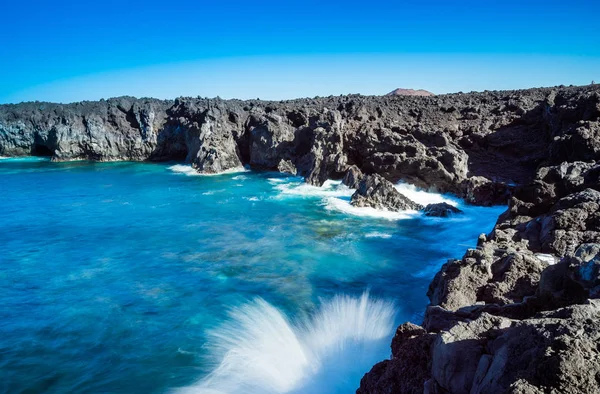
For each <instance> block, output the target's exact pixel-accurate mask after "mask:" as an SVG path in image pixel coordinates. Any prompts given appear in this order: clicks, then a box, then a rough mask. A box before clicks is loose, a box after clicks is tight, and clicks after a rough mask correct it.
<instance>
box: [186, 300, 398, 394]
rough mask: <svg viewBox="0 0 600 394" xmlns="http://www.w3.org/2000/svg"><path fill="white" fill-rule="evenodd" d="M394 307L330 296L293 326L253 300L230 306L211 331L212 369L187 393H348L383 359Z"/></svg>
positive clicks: (379, 301)
mask: <svg viewBox="0 0 600 394" xmlns="http://www.w3.org/2000/svg"><path fill="white" fill-rule="evenodd" d="M394 315H395V309H394V306H393V304H392V303H391V302H387V301H383V300H377V299H373V298H371V297H370V296H369V294H368V293H364V294H363V295H362V296H361V297H349V296H341V295H338V296H335V297H333V298H332V299H331V300H328V301H324V302H323V303H322V304H321V306H320V308H319V310H318V311H317V312H316V313H314V314H313V315H311V316H308V317H306V318H304V319H299V320H296V321H293V320H291V319H289V318H288V317H287V316H286V315H285V314H283V313H282V312H281V311H280V310H278V309H276V308H275V307H273V306H272V305H270V304H269V303H267V302H266V301H264V300H262V299H260V298H258V299H256V300H254V301H253V302H251V303H248V304H246V305H244V306H242V307H238V308H233V309H232V310H231V312H230V314H229V320H228V321H226V322H225V323H223V325H222V326H220V327H219V328H218V329H216V330H213V331H211V332H210V333H209V341H208V346H209V348H210V350H211V356H212V357H214V358H215V359H217V360H220V361H218V362H217V365H216V367H215V369H214V370H213V371H212V372H211V373H210V374H209V375H208V376H207V377H206V378H204V379H203V380H202V381H200V382H199V383H197V384H195V385H193V386H191V387H188V388H185V389H183V390H182V392H186V393H240V392H244V393H255V394H262V393H269V394H270V393H273V394H275V393H277V394H279V393H303V392H310V393H315V394H319V393H323V394H325V393H336V392H340V393H345V392H351V391H353V390H354V389H355V388H356V387H358V383H359V381H360V378H361V377H362V374H363V373H364V372H365V371H366V370H368V368H369V367H370V366H371V365H372V364H373V363H375V362H377V361H379V360H380V359H382V358H384V357H386V355H387V353H388V352H389V350H388V349H387V346H388V342H389V338H390V337H391V334H392V330H393V328H394Z"/></svg>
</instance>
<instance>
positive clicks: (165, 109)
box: [0, 86, 600, 394]
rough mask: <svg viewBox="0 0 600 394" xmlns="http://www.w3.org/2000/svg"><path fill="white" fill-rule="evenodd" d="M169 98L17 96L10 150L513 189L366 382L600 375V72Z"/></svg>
mask: <svg viewBox="0 0 600 394" xmlns="http://www.w3.org/2000/svg"><path fill="white" fill-rule="evenodd" d="M167 104H169V103H165V102H164V101H158V100H149V99H140V100H135V99H132V98H118V99H111V100H107V101H103V102H86V103H79V104H72V105H56V104H45V105H40V104H39V103H24V104H18V105H3V106H0V155H2V156H6V155H13V154H25V153H30V154H38V155H39V154H44V155H48V154H51V155H52V157H53V158H54V160H60V161H62V160H71V159H81V158H84V159H88V160H90V159H91V160H92V161H104V160H113V159H114V160H117V161H118V160H119V159H124V160H133V161H136V160H139V161H144V160H157V161H168V160H173V159H174V158H178V159H181V158H183V157H185V158H186V160H185V161H186V162H188V163H190V164H192V165H193V166H195V167H196V168H198V169H200V170H201V171H206V172H211V171H212V172H215V171H219V170H228V169H231V168H237V167H240V166H241V165H250V166H251V167H255V168H258V169H267V170H277V171H280V172H285V173H291V174H298V175H300V176H303V177H304V178H305V179H306V183H307V184H310V185H317V186H320V185H322V184H323V183H324V182H325V180H326V179H330V178H333V179H340V178H342V177H343V176H344V175H346V174H347V173H348V171H350V167H351V166H357V167H358V168H359V169H360V170H361V171H362V172H363V173H365V174H380V175H382V176H383V177H385V178H386V179H388V180H391V181H392V182H396V181H398V180H404V181H407V182H409V183H413V184H415V185H416V186H418V187H423V186H425V187H431V188H433V189H435V190H437V191H439V192H443V193H452V194H455V195H457V196H459V197H461V198H465V199H466V200H467V201H468V202H469V203H471V204H474V205H492V204H496V203H498V202H509V205H508V209H507V211H506V212H505V213H503V214H502V215H500V217H499V218H498V221H497V224H496V226H495V227H494V229H493V230H492V232H491V233H489V234H487V235H485V236H483V237H480V239H479V245H478V247H477V248H476V249H470V250H467V252H466V254H465V255H464V257H463V258H462V259H461V260H450V261H449V262H448V263H447V264H446V265H444V267H442V269H441V270H440V271H439V272H438V274H437V275H436V277H435V278H434V280H433V281H432V284H431V285H430V289H429V292H428V295H429V298H430V301H431V303H430V306H429V307H427V309H426V312H425V320H424V322H423V324H422V325H421V326H415V325H413V324H410V323H407V324H403V325H401V326H400V327H399V328H398V331H397V333H396V336H395V337H394V339H393V340H392V359H390V360H386V361H383V362H382V363H379V364H377V365H376V366H374V367H373V369H372V370H371V371H370V372H369V373H367V374H366V375H365V377H364V378H363V381H362V383H361V387H360V388H359V390H358V393H361V394H366V393H384V392H385V393H389V392H403V393H404V392H406V393H412V392H415V393H417V392H426V393H448V392H449V393H460V392H515V393H517V392H525V391H527V390H529V391H527V392H532V393H537V392H542V390H545V389H546V388H549V389H550V390H551V392H594V391H596V390H600V381H598V380H597V379H596V378H594V376H595V374H596V373H600V363H596V364H595V363H591V364H590V363H587V364H586V363H583V361H581V360H590V359H591V360H594V357H595V359H596V360H598V359H600V354H599V353H600V350H599V349H598V348H597V347H595V346H593V344H594V343H595V342H596V341H597V340H598V338H600V323H598V322H599V321H600V303H599V302H598V301H595V299H597V298H600V287H599V286H600V279H599V278H598V277H595V276H594V275H595V273H596V270H597V269H598V268H597V267H598V265H600V262H598V260H599V259H600V246H598V245H599V244H600V217H599V216H598V215H599V214H598V211H599V207H600V192H599V190H600V178H599V177H600V164H599V160H600V138H599V137H600V87H598V86H584V87H559V88H543V89H528V90H520V91H508V92H482V93H472V94H455V95H443V96H434V97H418V98H416V97H392V98H389V97H388V98H383V97H363V96H342V97H330V98H319V99H305V100H293V101H284V102H260V101H252V100H251V101H246V102H241V101H238V100H229V101H226V100H218V99H215V100H203V99H176V100H174V102H173V103H172V105H171V106H169V105H167ZM41 107H44V108H41ZM107 141H108V142H107ZM538 255H550V256H552V258H553V260H554V261H556V260H560V261H559V262H558V263H556V264H550V263H549V258H546V261H544V260H543V259H539V258H538V257H537V256H538ZM588 272H591V273H592V274H589V275H588ZM588 321H592V323H589V322H588ZM560 341H562V342H560ZM577 341H578V342H577ZM559 342H560V343H561V344H560V345H559ZM523 343H527V344H528V345H526V346H527V352H526V353H525V354H523V355H521V353H522V351H521V350H522V349H521V347H522V346H523ZM576 343H577V345H576ZM529 344H530V345H529ZM557 346H560V349H561V351H560V352H554V353H551V354H550V355H548V351H549V349H550V350H552V349H555V348H556V347H557ZM507 355H510V356H507ZM540 364H545V365H547V366H548V365H549V366H550V367H551V371H552V373H551V374H549V373H547V372H545V371H544V370H543V367H540V366H539V365H540ZM456 365H460V368H456V367H455V366H456ZM514 365H518V367H519V370H518V371H515V370H514V368H513V366H514ZM582 371H583V373H584V374H585V376H584V377H582ZM523 390H525V391H523ZM536 390H537V391H536ZM552 390H554V391H552ZM569 390H570V391H569Z"/></svg>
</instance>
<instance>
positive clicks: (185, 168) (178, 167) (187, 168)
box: [168, 164, 249, 176]
mask: <svg viewBox="0 0 600 394" xmlns="http://www.w3.org/2000/svg"><path fill="white" fill-rule="evenodd" d="M168 169H169V170H171V171H173V172H176V173H180V174H185V175H187V176H218V175H225V174H237V173H239V172H248V171H249V170H248V169H247V168H245V167H235V168H230V169H228V170H225V171H221V172H219V173H217V174H203V173H199V172H198V171H196V170H195V169H194V168H192V166H191V165H189V164H175V165H172V166H170V167H168Z"/></svg>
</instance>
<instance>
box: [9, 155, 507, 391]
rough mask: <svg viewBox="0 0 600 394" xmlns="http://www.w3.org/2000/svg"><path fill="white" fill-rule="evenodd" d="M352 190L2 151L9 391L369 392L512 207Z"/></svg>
mask: <svg viewBox="0 0 600 394" xmlns="http://www.w3.org/2000/svg"><path fill="white" fill-rule="evenodd" d="M404 188H405V190H406V192H407V193H413V194H412V195H413V197H414V198H418V199H421V200H423V199H425V200H427V199H434V200H436V199H437V200H439V199H441V198H442V197H441V196H437V195H427V194H419V193H417V192H416V191H415V190H413V189H410V188H407V187H406V186H404ZM351 192H352V191H351V190H347V189H345V188H344V187H343V186H341V185H339V184H338V183H335V182H328V183H327V184H326V185H325V187H323V188H315V187H311V186H308V185H305V184H303V183H302V181H301V179H300V178H295V177H285V176H283V175H280V174H275V173H260V172H243V173H232V174H225V175H219V176H190V172H189V168H187V167H185V166H182V165H173V164H140V163H88V162H73V163H51V162H48V161H44V160H33V159H30V160H7V159H2V160H0V247H1V252H0V392H6V393H19V392H27V393H42V392H44V393H67V392H82V393H83V392H85V393H92V392H94V393H96V392H110V393H163V392H170V391H172V390H179V389H185V391H191V392H205V391H206V390H207V389H208V388H211V389H216V390H219V391H220V392H249V391H254V392H265V393H271V392H274V393H282V392H323V393H325V392H327V393H331V392H339V393H346V392H353V391H354V389H356V387H357V386H358V383H359V381H360V378H361V377H362V374H364V373H365V372H367V371H368V370H369V369H370V366H371V365H372V364H373V363H374V362H376V361H378V360H380V359H383V358H386V357H388V356H389V343H390V340H391V336H392V335H393V329H394V327H395V325H396V324H398V323H400V322H402V321H406V320H411V321H415V322H420V319H421V318H422V315H421V314H422V312H423V311H424V306H425V305H426V304H427V299H426V296H425V294H426V291H427V286H428V284H429V282H430V280H431V278H432V277H433V275H434V274H435V272H436V270H437V268H438V267H439V266H440V265H441V264H442V263H443V262H445V260H446V259H447V258H452V257H460V256H462V254H463V253H464V251H465V249H466V248H467V247H473V246H475V243H476V239H477V236H478V235H479V234H480V233H481V232H487V231H489V230H491V228H492V226H493V224H494V222H495V220H496V218H497V216H498V214H499V213H501V211H502V210H503V208H501V207H494V208H474V207H468V206H467V207H464V206H463V204H461V203H460V202H458V201H457V202H458V203H459V205H461V207H463V208H464V210H465V215H463V216H460V217H455V218H453V219H431V218H424V217H421V216H419V215H407V214H403V215H397V214H396V215H392V214H384V213H381V212H374V211H371V210H357V209H353V208H352V207H350V205H349V204H348V200H349V195H350V194H351ZM366 290H368V291H369V299H367V298H366V297H363V299H362V300H361V299H360V297H361V295H362V294H363V293H364V292H365V291H366ZM340 294H341V295H346V296H348V297H349V298H337V299H335V298H334V296H335V295H340ZM257 297H260V298H261V299H262V300H264V302H263V301H260V300H258V301H257ZM376 300H385V301H386V302H385V303H381V302H377V301H376ZM391 303H393V305H394V307H393V312H394V313H393V314H391V315H390V313H389V311H390V310H392V309H391V308H390V306H389V304H391ZM384 326H385V327H384ZM357 332H360V334H356V333H357ZM340 336H342V337H344V338H346V339H347V341H345V342H343V343H338V342H336V341H337V339H335V338H339V337H340ZM232 338H233V339H235V340H233V341H232ZM236 341H237V342H236ZM361 341H363V342H361ZM359 342H360V347H356V346H358V345H357V343H359ZM332 343H333V344H334V345H332ZM355 345H356V346H355ZM332 348H335V349H336V350H335V352H333V351H330V350H331V349H332ZM324 349H325V350H324ZM333 353H335V354H334V355H332V354H333ZM224 356H227V357H225V360H224V359H223V357H224ZM315 359H319V360H320V362H315ZM344 360H345V361H346V362H344ZM349 360H350V361H351V362H348V361H349ZM211 371H212V372H213V373H212V374H211V375H210V376H209V377H208V379H207V378H206V377H207V375H208V374H209V373H210V372H211ZM236 388H237V389H236Z"/></svg>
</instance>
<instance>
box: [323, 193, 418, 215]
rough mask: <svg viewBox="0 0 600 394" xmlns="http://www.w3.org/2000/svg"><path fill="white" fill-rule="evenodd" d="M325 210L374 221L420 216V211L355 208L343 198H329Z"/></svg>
mask: <svg viewBox="0 0 600 394" xmlns="http://www.w3.org/2000/svg"><path fill="white" fill-rule="evenodd" d="M325 209H327V210H330V211H338V212H342V213H345V214H349V215H353V216H361V217H369V218H374V219H386V220H402V219H411V218H414V217H416V216H418V215H419V212H418V211H398V212H396V211H388V210H385V209H376V208H372V207H355V206H354V205H352V204H350V200H349V199H346V200H343V199H341V198H327V199H326V200H325Z"/></svg>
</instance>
